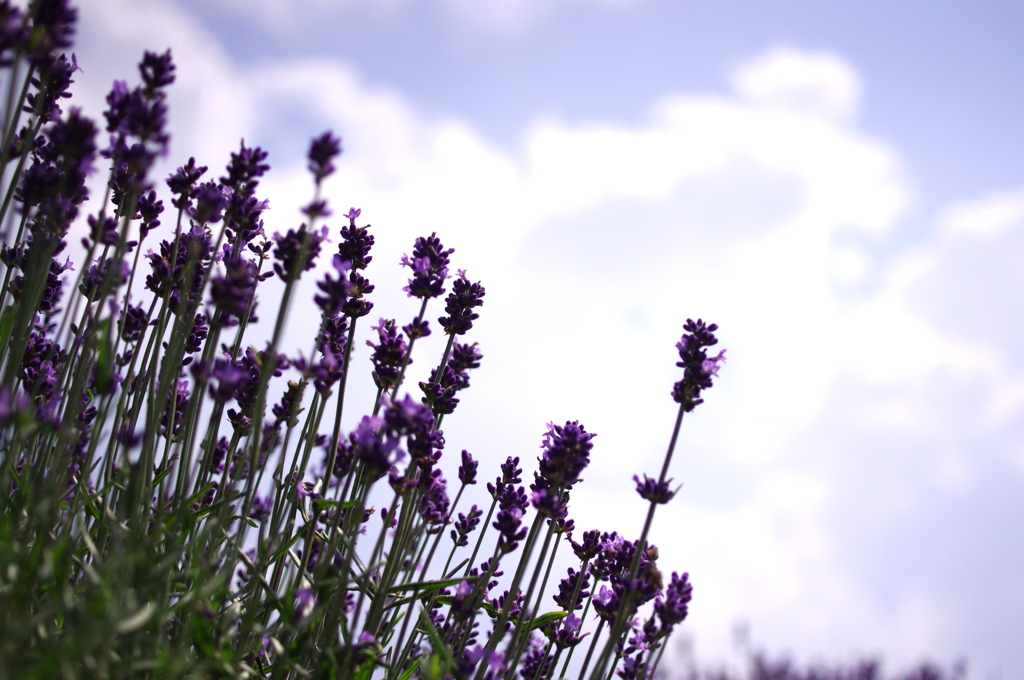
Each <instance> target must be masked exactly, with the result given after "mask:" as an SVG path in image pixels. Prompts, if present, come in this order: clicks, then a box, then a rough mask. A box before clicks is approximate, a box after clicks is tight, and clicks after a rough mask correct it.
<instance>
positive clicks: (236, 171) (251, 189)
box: [220, 140, 270, 196]
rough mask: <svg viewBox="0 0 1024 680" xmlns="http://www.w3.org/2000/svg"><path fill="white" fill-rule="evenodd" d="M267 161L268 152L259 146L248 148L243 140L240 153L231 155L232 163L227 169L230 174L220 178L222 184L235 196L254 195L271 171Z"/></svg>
mask: <svg viewBox="0 0 1024 680" xmlns="http://www.w3.org/2000/svg"><path fill="white" fill-rule="evenodd" d="M266 160H267V152H266V151H264V150H263V149H261V148H259V147H258V146H257V147H247V146H246V145H245V140H242V143H241V146H240V148H239V149H238V153H232V154H231V161H230V162H229V163H228V167H227V173H228V174H227V176H226V177H221V178H220V181H221V184H223V185H224V186H226V187H229V188H230V189H231V190H232V192H233V193H234V194H235V195H238V196H252V195H254V194H255V192H256V187H257V186H258V185H259V182H258V180H259V178H260V177H262V176H263V175H264V173H266V172H267V170H269V169H270V165H269V164H267V163H266V162H265V161H266Z"/></svg>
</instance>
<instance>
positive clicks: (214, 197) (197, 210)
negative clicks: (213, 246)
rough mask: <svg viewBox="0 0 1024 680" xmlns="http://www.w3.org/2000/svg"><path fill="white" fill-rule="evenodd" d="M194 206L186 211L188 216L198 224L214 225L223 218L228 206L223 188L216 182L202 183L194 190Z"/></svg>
mask: <svg viewBox="0 0 1024 680" xmlns="http://www.w3.org/2000/svg"><path fill="white" fill-rule="evenodd" d="M194 196H195V206H194V207H190V208H189V209H188V211H187V212H188V216H189V217H191V218H192V219H193V220H194V221H196V222H198V223H199V224H216V223H218V222H220V221H221V219H223V217H224V209H225V208H226V207H227V205H228V198H227V196H226V195H225V190H224V187H222V186H221V185H220V184H217V183H216V182H212V181H211V182H203V183H202V184H200V185H199V187H198V188H197V189H196V190H195V194H194Z"/></svg>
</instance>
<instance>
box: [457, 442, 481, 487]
mask: <svg viewBox="0 0 1024 680" xmlns="http://www.w3.org/2000/svg"><path fill="white" fill-rule="evenodd" d="M478 465H479V462H478V461H475V460H473V456H471V455H470V453H469V451H466V450H465V449H463V450H462V465H460V466H459V481H460V482H462V483H463V484H465V485H467V486H468V485H470V484H476V469H477V466H478Z"/></svg>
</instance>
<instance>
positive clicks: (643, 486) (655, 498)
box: [633, 475, 679, 503]
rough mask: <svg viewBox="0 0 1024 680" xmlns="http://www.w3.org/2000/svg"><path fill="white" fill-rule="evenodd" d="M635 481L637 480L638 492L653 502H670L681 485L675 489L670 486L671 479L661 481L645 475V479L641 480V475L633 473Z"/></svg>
mask: <svg viewBox="0 0 1024 680" xmlns="http://www.w3.org/2000/svg"><path fill="white" fill-rule="evenodd" d="M633 481H634V482H636V492H637V493H638V494H640V497H641V498H643V499H645V500H648V501H651V502H652V503H668V502H669V501H670V500H672V497H673V496H675V495H676V492H677V491H679V487H677V488H676V489H675V491H673V490H672V489H670V488H669V485H670V484H671V482H672V480H671V479H668V480H666V481H664V482H660V483H659V482H658V480H656V479H651V478H650V477H648V476H647V475H644V481H642V482H641V481H640V478H639V477H637V476H636V475H633Z"/></svg>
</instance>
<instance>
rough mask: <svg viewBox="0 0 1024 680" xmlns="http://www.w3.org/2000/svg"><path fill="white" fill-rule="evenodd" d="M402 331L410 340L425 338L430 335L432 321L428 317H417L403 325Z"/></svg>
mask: <svg viewBox="0 0 1024 680" xmlns="http://www.w3.org/2000/svg"><path fill="white" fill-rule="evenodd" d="M402 331H403V332H404V333H405V334H406V336H407V337H408V338H409V339H410V340H415V339H417V338H425V337H427V336H429V335H430V322H428V321H427V320H426V319H419V318H416V319H413V320H412V321H410V322H409V323H408V324H406V325H404V326H402ZM453 349H454V348H453Z"/></svg>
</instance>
